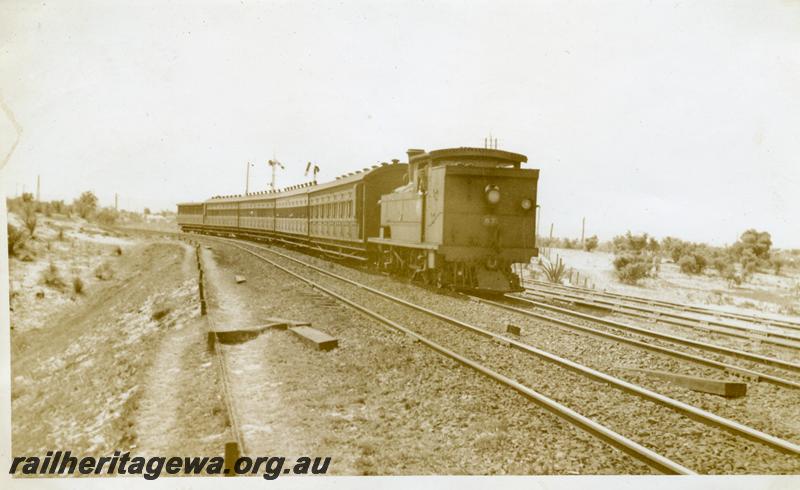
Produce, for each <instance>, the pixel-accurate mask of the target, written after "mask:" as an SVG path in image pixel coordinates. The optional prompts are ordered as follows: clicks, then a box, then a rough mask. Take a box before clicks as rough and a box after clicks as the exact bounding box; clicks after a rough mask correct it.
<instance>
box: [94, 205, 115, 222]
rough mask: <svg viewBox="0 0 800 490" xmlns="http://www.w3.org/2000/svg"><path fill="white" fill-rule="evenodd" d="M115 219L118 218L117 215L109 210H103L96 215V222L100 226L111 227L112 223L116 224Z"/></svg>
mask: <svg viewBox="0 0 800 490" xmlns="http://www.w3.org/2000/svg"><path fill="white" fill-rule="evenodd" d="M117 218H119V213H117V212H116V211H114V210H113V209H111V208H103V209H101V210H100V212H99V213H97V217H96V219H97V222H98V223H100V224H101V225H106V226H112V225H113V224H114V223H116V222H117Z"/></svg>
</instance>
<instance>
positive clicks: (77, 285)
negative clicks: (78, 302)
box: [72, 276, 84, 294]
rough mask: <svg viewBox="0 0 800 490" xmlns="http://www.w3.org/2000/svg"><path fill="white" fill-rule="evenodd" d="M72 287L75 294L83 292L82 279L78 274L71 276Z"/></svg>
mask: <svg viewBox="0 0 800 490" xmlns="http://www.w3.org/2000/svg"><path fill="white" fill-rule="evenodd" d="M72 289H73V290H74V291H75V294H83V289H84V284H83V279H81V278H80V277H78V276H75V277H73V278H72Z"/></svg>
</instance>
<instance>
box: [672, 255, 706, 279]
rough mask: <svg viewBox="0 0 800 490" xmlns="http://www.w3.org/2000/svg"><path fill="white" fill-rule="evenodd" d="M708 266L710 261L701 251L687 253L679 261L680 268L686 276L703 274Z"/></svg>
mask: <svg viewBox="0 0 800 490" xmlns="http://www.w3.org/2000/svg"><path fill="white" fill-rule="evenodd" d="M707 265H708V259H707V258H706V257H705V255H703V254H702V252H701V251H700V250H699V249H694V250H689V251H686V252H685V253H684V254H683V255H682V256H681V258H680V259H678V267H680V269H681V272H683V273H684V274H702V272H703V271H704V270H705V268H706V266H707Z"/></svg>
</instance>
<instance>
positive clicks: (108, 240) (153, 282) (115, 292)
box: [10, 220, 225, 457]
mask: <svg viewBox="0 0 800 490" xmlns="http://www.w3.org/2000/svg"><path fill="white" fill-rule="evenodd" d="M22 253H23V254H25V255H22V256H21V257H12V258H11V260H10V278H11V288H12V295H11V296H12V301H11V308H12V311H11V324H12V327H13V328H12V330H11V364H12V373H14V374H13V375H12V384H11V397H12V428H13V434H12V437H13V440H14V448H13V450H14V454H15V455H25V454H27V455H43V454H44V453H45V452H46V451H48V450H54V449H56V448H58V449H63V450H70V451H71V452H72V453H73V454H81V455H84V456H95V457H98V456H107V455H108V454H110V453H112V452H113V451H115V450H120V451H123V452H125V451H130V452H131V453H132V454H135V455H148V454H152V455H155V454H161V455H163V454H169V453H170V451H172V453H176V451H177V452H180V453H184V452H187V451H188V452H191V453H197V454H217V453H219V452H220V451H221V444H222V441H223V439H224V430H225V415H224V410H223V407H222V405H221V400H220V399H219V397H218V394H217V392H216V386H217V380H216V378H215V376H216V374H215V373H216V371H215V370H213V369H209V368H208V366H210V360H211V358H210V355H209V354H208V353H207V352H206V347H205V335H204V333H203V332H202V331H201V330H200V329H198V328H196V327H197V325H196V322H197V320H198V318H199V305H198V301H197V280H196V270H195V269H193V268H192V267H191V266H192V264H191V258H192V250H191V249H190V248H189V247H187V246H186V245H184V244H182V243H180V242H178V241H175V240H165V239H163V238H162V239H141V238H135V237H133V236H126V235H124V234H119V233H113V232H108V231H103V230H100V229H98V228H93V227H92V226H91V225H89V224H87V223H76V222H74V221H68V220H52V221H51V222H46V223H44V224H40V228H39V229H38V230H37V233H36V239H35V240H34V241H33V243H28V244H26V249H25V250H23V251H22ZM51 264H52V267H51ZM75 278H78V279H80V283H81V286H79V287H76V286H75V284H76V283H77V281H76V280H75ZM178 450H180V451H178Z"/></svg>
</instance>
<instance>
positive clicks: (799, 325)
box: [527, 280, 800, 338]
mask: <svg viewBox="0 0 800 490" xmlns="http://www.w3.org/2000/svg"><path fill="white" fill-rule="evenodd" d="M527 285H529V286H534V287H544V288H550V289H556V290H559V291H565V292H568V293H571V294H578V293H579V294H584V295H587V296H590V297H594V298H608V299H610V300H619V301H617V302H615V301H605V303H607V304H609V305H619V306H628V305H627V304H625V303H636V304H639V305H645V308H642V309H643V310H645V311H651V308H647V307H653V306H661V307H664V308H668V309H671V310H673V313H670V312H666V313H668V314H669V315H670V316H673V315H674V317H675V318H688V319H694V318H692V317H687V316H686V315H683V314H682V313H677V312H674V310H678V312H692V313H697V314H700V315H705V316H711V317H712V318H728V319H731V320H739V321H743V322H749V323H756V324H759V325H763V326H767V327H781V328H784V329H787V330H794V331H797V332H800V322H796V321H792V320H786V319H777V318H768V317H765V316H758V315H748V314H744V313H734V312H730V311H722V310H717V309H712V308H706V307H702V306H696V305H690V304H685V303H677V302H673V301H664V300H658V299H650V298H643V297H641V296H632V295H627V294H620V293H612V292H608V291H597V290H594V289H589V288H583V287H579V286H564V285H556V284H551V283H547V282H544V281H532V280H528V281H527ZM620 301H622V302H625V303H621V302H620ZM723 326H729V327H730V328H742V327H740V326H738V325H728V324H723ZM744 330H750V331H752V330H753V329H749V328H746V327H744ZM759 332H760V330H759ZM793 338H797V336H793Z"/></svg>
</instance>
